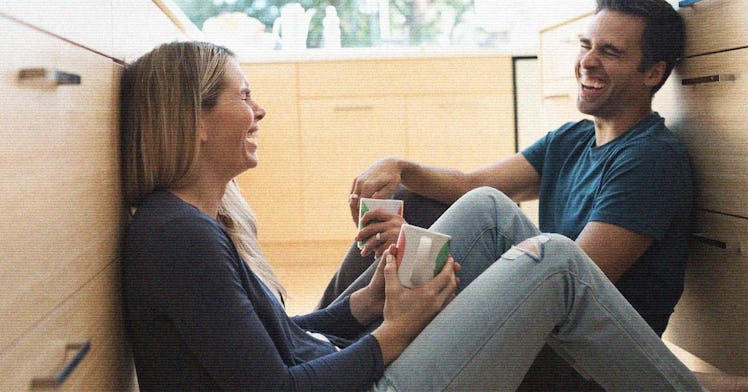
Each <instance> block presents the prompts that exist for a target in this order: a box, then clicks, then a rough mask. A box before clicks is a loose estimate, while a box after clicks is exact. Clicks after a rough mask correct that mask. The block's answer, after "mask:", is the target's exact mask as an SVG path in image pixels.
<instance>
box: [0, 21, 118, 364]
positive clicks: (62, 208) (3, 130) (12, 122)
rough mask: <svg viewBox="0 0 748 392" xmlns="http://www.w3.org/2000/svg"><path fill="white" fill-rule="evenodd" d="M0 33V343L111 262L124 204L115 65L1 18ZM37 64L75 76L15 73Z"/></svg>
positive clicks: (4, 341) (28, 325)
mask: <svg viewBox="0 0 748 392" xmlns="http://www.w3.org/2000/svg"><path fill="white" fill-rule="evenodd" d="M0 31H3V40H2V41H0V52H2V53H3V56H4V60H3V61H2V62H1V63H0V86H2V87H0V88H2V91H3V94H2V95H0V138H1V139H2V140H3V143H0V189H2V190H3V196H2V198H0V210H2V214H0V233H2V237H1V238H0V252H2V253H1V256H0V258H2V262H1V263H0V330H1V331H3V333H2V334H0V351H2V350H3V348H5V347H7V346H8V345H9V344H10V343H11V342H12V341H13V340H14V339H15V338H16V337H17V336H19V335H20V334H21V333H22V332H23V331H25V330H27V329H28V328H29V327H30V326H31V325H33V324H34V323H36V322H37V321H38V320H40V319H41V318H42V317H43V316H44V315H45V314H48V313H49V312H50V311H51V310H52V309H53V308H55V307H56V306H57V305H58V304H59V303H60V302H62V299H64V298H66V297H68V296H69V295H70V294H71V293H73V292H74V291H75V290H77V289H78V288H79V287H80V286H82V285H83V284H84V283H85V282H87V281H88V280H90V279H91V277H92V276H93V275H94V274H95V273H96V272H97V271H100V270H101V269H102V268H103V266H104V265H107V264H108V263H111V261H112V260H114V258H115V256H116V252H117V243H118V238H119V235H120V228H121V227H122V223H123V220H122V211H123V208H122V203H121V199H120V184H119V169H118V136H117V131H116V124H115V123H116V120H115V118H116V115H115V109H114V106H115V99H116V98H115V95H116V94H115V91H114V90H115V86H114V73H115V67H116V66H115V65H114V64H113V63H112V61H111V60H110V59H108V58H105V57H102V56H99V55H96V54H94V53H93V52H90V51H88V50H85V49H81V48H79V47H76V46H73V45H70V44H67V43H65V42H62V41H60V40H59V39H56V38H53V37H51V36H48V35H46V34H42V33H39V32H37V31H35V30H32V29H30V28H27V27H26V26H22V25H20V24H17V23H15V22H12V21H9V20H6V19H3V18H0ZM20 42H24V43H27V44H25V45H19V43H20ZM35 67H42V68H47V69H59V70H63V71H67V72H71V73H75V74H77V75H79V76H80V84H77V85H75V84H74V85H60V86H57V87H56V88H55V87H49V86H48V84H43V85H41V84H39V83H32V85H31V86H30V85H28V84H26V83H22V82H21V81H19V80H18V75H19V71H20V70H21V69H23V68H35Z"/></svg>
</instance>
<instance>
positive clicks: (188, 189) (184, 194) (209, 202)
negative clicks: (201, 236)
mask: <svg viewBox="0 0 748 392" xmlns="http://www.w3.org/2000/svg"><path fill="white" fill-rule="evenodd" d="M225 190H226V184H205V183H201V182H200V181H197V182H196V183H192V184H190V185H187V186H183V187H179V188H172V189H170V191H171V193H173V194H174V195H176V196H177V197H179V198H180V199H182V200H184V201H186V202H187V203H190V204H192V205H193V206H195V207H197V208H198V209H199V210H200V211H202V212H203V213H205V214H207V215H208V216H211V217H213V218H217V217H218V207H219V206H220V205H221V199H222V198H223V193H224V191H225Z"/></svg>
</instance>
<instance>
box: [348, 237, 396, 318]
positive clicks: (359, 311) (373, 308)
mask: <svg viewBox="0 0 748 392" xmlns="http://www.w3.org/2000/svg"><path fill="white" fill-rule="evenodd" d="M392 249H395V247H394V246H393V247H392ZM388 252H389V251H385V255H386V254H389V253H388ZM378 262H379V264H378V265H377V270H376V271H375V272H374V276H372V277H371V281H369V284H368V285H367V286H366V287H364V288H362V289H360V290H358V291H356V292H354V293H353V294H351V299H350V306H351V313H352V314H353V317H355V318H356V320H357V321H358V322H359V324H361V325H369V323H371V322H372V321H374V320H375V319H377V318H379V317H382V313H383V310H384V301H385V292H384V287H385V286H384V266H385V262H384V257H382V258H381V259H379V260H378Z"/></svg>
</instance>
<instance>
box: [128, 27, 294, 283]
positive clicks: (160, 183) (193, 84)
mask: <svg viewBox="0 0 748 392" xmlns="http://www.w3.org/2000/svg"><path fill="white" fill-rule="evenodd" d="M232 58H234V54H233V53H232V52H231V51H230V50H228V49H226V48H224V47H221V46H218V45H215V44H211V43H207V42H172V43H168V44H164V45H161V46H159V47H158V48H156V49H154V50H153V51H151V52H150V53H148V54H146V55H144V56H143V57H141V58H139V59H138V60H137V61H135V62H134V63H132V64H130V65H128V66H126V67H125V70H124V72H123V73H122V79H121V87H120V92H121V93H120V135H121V140H120V145H121V162H122V165H121V166H122V168H121V170H122V187H123V191H124V197H125V202H126V203H127V205H128V207H130V208H137V206H138V205H139V204H140V202H141V201H143V199H145V198H146V197H147V196H148V195H149V194H151V193H152V192H154V191H159V190H163V191H166V190H169V189H174V188H178V187H180V186H182V185H183V184H185V183H186V182H188V181H190V180H191V178H192V177H193V176H194V175H196V174H195V173H196V163H197V157H198V155H199V153H200V143H199V137H198V124H199V118H200V113H201V111H202V110H211V109H212V108H213V107H214V106H215V105H216V102H217V100H218V96H219V94H220V93H221V91H222V90H223V88H224V87H225V79H224V76H225V71H226V69H227V64H228V63H229V61H230V60H231V59H232ZM218 222H219V223H220V224H221V225H222V226H223V227H224V229H225V230H226V232H227V233H228V234H229V236H230V238H231V240H232V241H233V242H234V244H235V245H236V248H237V250H238V251H239V254H240V255H241V257H242V258H243V259H244V260H245V262H246V263H247V264H248V265H249V267H250V269H251V270H252V272H254V273H255V274H257V275H258V276H259V277H260V279H262V280H263V281H264V282H265V283H266V284H267V285H268V286H269V287H270V288H271V289H272V290H273V291H275V292H276V293H277V294H279V295H280V296H281V297H283V296H285V294H286V292H285V290H284V289H283V286H282V285H281V284H280V281H279V279H278V278H277V276H276V275H275V274H274V273H273V270H272V268H271V267H270V264H268V262H267V261H266V260H265V257H264V256H263V254H262V251H261V250H260V247H259V244H258V241H257V223H256V220H255V217H254V215H253V214H252V211H251V209H250V208H249V205H248V204H247V202H246V201H245V200H244V198H243V197H242V195H241V192H240V190H239V187H238V186H237V185H236V183H235V181H231V182H229V184H227V186H226V190H225V192H224V195H223V199H222V200H221V206H220V207H219V210H218Z"/></svg>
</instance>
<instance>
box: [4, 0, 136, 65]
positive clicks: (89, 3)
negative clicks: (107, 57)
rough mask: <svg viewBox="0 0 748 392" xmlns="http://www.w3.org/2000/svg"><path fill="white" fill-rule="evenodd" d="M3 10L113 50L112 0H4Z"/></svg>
mask: <svg viewBox="0 0 748 392" xmlns="http://www.w3.org/2000/svg"><path fill="white" fill-rule="evenodd" d="M3 13H4V14H6V15H8V16H11V17H13V18H16V19H18V20H21V21H23V22H25V23H29V24H32V25H34V26H36V27H38V28H40V29H43V30H46V31H48V32H50V33H53V34H57V35H59V36H61V37H63V38H65V39H69V40H71V41H73V42H75V43H78V44H80V45H83V46H85V47H88V48H91V49H94V50H97V51H99V52H102V53H105V54H110V53H111V51H112V5H111V3H110V2H109V1H101V0H73V1H48V0H3V1H2V2H0V14H3ZM141 28H142V27H141ZM19 42H31V41H28V40H25V41H19ZM21 46H23V45H21Z"/></svg>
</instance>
